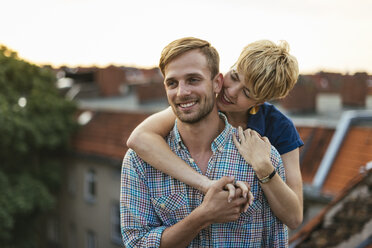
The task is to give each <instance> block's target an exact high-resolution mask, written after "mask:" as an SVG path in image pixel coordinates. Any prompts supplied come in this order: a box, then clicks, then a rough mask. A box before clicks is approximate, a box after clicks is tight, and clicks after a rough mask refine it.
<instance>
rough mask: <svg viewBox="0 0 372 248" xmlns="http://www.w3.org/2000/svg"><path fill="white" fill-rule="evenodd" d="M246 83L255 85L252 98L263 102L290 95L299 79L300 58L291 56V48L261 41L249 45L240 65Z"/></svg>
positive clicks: (284, 44) (237, 64)
mask: <svg viewBox="0 0 372 248" xmlns="http://www.w3.org/2000/svg"><path fill="white" fill-rule="evenodd" d="M236 68H237V70H238V73H240V74H243V75H244V83H245V84H246V85H247V84H251V85H252V88H251V89H252V92H251V94H252V98H253V99H255V100H256V101H259V102H264V101H270V100H274V99H279V98H283V97H285V96H287V94H288V93H289V91H290V90H291V89H292V88H293V86H294V85H295V83H296V82H297V79H298V74H299V70H298V63H297V59H296V58H295V57H294V56H292V55H291V54H289V45H288V43H287V42H286V41H281V42H280V43H279V44H278V45H276V44H275V43H274V42H272V41H269V40H260V41H256V42H253V43H251V44H249V45H247V46H246V47H245V48H244V49H243V51H242V52H241V54H240V56H239V58H238V61H237V62H236Z"/></svg>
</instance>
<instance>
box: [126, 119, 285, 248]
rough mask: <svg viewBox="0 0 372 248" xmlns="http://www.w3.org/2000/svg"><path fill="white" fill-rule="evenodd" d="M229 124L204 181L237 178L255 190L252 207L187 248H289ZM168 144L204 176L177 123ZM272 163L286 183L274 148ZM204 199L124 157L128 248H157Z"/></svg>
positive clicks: (137, 159)
mask: <svg viewBox="0 0 372 248" xmlns="http://www.w3.org/2000/svg"><path fill="white" fill-rule="evenodd" d="M221 116H222V118H224V119H225V123H226V125H225V129H224V130H223V131H222V133H221V134H220V135H219V136H218V137H217V138H216V139H215V140H214V141H213V143H212V146H211V149H212V151H213V155H212V157H211V158H210V160H209V163H208V168H207V172H206V174H205V175H206V176H208V177H209V178H210V179H219V178H221V177H222V176H235V178H236V180H239V181H246V182H248V183H249V184H250V185H251V191H252V193H253V196H254V202H253V204H252V205H251V206H250V207H249V209H248V211H247V212H245V213H241V216H240V218H239V219H238V220H237V221H235V222H229V223H223V224H220V223H216V224H212V225H210V226H208V227H207V228H205V229H203V230H202V231H201V232H200V233H199V234H198V235H197V236H196V237H195V238H194V239H193V240H192V242H191V243H190V244H189V247H260V248H261V247H288V232H287V227H286V226H285V225H284V224H283V223H282V222H281V221H280V220H279V219H277V218H276V217H275V216H274V214H273V212H272V211H271V209H270V206H269V203H268V201H267V199H266V197H265V196H264V193H263V191H262V188H261V186H260V185H259V182H258V180H257V178H256V177H255V173H254V171H253V169H252V167H251V166H250V165H249V164H247V162H246V161H245V160H244V158H243V157H242V156H241V155H240V154H239V152H238V150H237V148H236V147H235V145H234V142H233V139H232V135H235V136H236V137H237V135H238V134H237V130H236V129H235V128H234V127H232V126H231V125H230V124H229V123H228V122H227V120H226V117H225V116H223V115H222V114H221ZM167 142H168V144H169V146H170V148H171V149H172V151H174V152H175V153H176V154H177V155H178V156H179V157H180V158H182V159H183V160H184V161H186V162H187V163H188V164H189V165H190V166H191V167H192V168H194V169H195V170H196V171H198V172H199V173H201V171H200V169H199V167H198V166H197V165H196V164H195V163H194V161H193V159H192V158H191V156H190V153H189V151H188V149H187V147H186V146H185V145H184V144H183V142H182V139H181V137H180V134H179V132H178V129H177V122H176V123H175V126H174V128H173V130H172V131H171V132H170V134H169V136H168V137H167ZM271 162H272V164H273V166H274V167H275V168H276V170H277V172H278V174H279V175H280V176H281V177H282V178H283V180H285V175H284V167H283V164H282V161H281V158H280V155H279V153H278V152H277V150H276V149H275V148H274V147H272V148H271ZM203 198H204V195H203V194H202V193H201V192H200V191H198V190H196V189H194V188H192V187H190V186H188V185H186V184H184V183H182V182H180V181H178V180H176V179H174V178H172V177H170V176H168V175H166V174H164V173H162V172H160V171H159V170H156V169H155V168H153V167H152V166H151V165H149V164H147V163H146V162H145V161H143V160H142V159H141V158H140V157H139V156H138V155H137V154H136V153H135V152H134V151H133V150H128V152H127V154H126V155H125V157H124V161H123V166H122V176H121V194H120V219H121V232H122V236H123V241H124V244H125V246H126V247H159V246H160V240H161V235H162V232H163V231H164V229H165V228H167V227H170V226H172V225H174V224H176V223H177V222H178V221H180V220H182V219H184V218H185V217H186V216H188V215H189V214H190V213H191V211H193V210H194V209H195V208H196V207H198V206H199V205H200V204H201V203H202V201H203Z"/></svg>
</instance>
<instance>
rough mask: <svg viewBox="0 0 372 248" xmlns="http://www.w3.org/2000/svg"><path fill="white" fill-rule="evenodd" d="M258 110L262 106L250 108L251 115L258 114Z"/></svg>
mask: <svg viewBox="0 0 372 248" xmlns="http://www.w3.org/2000/svg"><path fill="white" fill-rule="evenodd" d="M258 110H260V106H253V107H252V108H251V109H250V110H249V113H250V114H251V115H255V114H257V112H258Z"/></svg>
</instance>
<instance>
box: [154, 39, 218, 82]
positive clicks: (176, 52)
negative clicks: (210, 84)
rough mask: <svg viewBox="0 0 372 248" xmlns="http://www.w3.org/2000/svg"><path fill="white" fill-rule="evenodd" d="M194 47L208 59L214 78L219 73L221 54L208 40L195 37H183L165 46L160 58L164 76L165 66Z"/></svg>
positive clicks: (160, 66)
mask: <svg viewBox="0 0 372 248" xmlns="http://www.w3.org/2000/svg"><path fill="white" fill-rule="evenodd" d="M194 49H198V50H199V51H200V52H201V53H202V54H203V55H204V56H205V58H206V59H207V63H208V68H209V70H210V72H211V79H213V78H214V77H215V76H216V75H217V74H218V73H219V67H220V56H219V55H218V52H217V50H216V49H215V48H214V47H213V46H212V45H211V44H210V43H209V42H208V41H205V40H201V39H198V38H194V37H185V38H181V39H178V40H175V41H172V42H171V43H169V44H168V45H167V46H166V47H164V49H163V51H162V53H161V57H160V60H159V68H160V71H161V72H162V73H163V76H164V75H165V74H164V72H165V67H166V66H167V65H168V64H169V63H170V62H172V61H173V60H174V59H175V58H177V57H178V56H180V55H182V54H184V53H186V52H188V51H191V50H194Z"/></svg>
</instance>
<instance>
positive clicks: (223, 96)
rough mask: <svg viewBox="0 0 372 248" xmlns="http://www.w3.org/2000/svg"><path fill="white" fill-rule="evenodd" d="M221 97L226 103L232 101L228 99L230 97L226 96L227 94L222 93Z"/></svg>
mask: <svg viewBox="0 0 372 248" xmlns="http://www.w3.org/2000/svg"><path fill="white" fill-rule="evenodd" d="M222 99H223V100H224V101H225V102H226V103H229V104H233V102H232V101H230V99H229V98H227V96H226V95H225V94H223V95H222Z"/></svg>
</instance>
